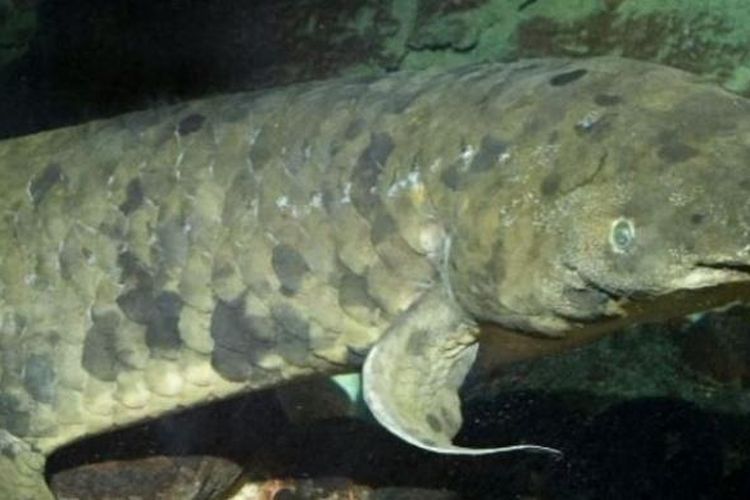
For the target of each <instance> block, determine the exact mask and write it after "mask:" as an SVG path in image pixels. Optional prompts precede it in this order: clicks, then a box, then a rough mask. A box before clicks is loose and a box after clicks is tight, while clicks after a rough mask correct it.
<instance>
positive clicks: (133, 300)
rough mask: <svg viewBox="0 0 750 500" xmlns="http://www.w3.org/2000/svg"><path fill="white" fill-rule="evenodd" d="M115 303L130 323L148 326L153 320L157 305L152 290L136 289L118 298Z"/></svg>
mask: <svg viewBox="0 0 750 500" xmlns="http://www.w3.org/2000/svg"><path fill="white" fill-rule="evenodd" d="M115 301H116V302H117V305H118V306H119V307H120V310H121V311H122V312H123V313H124V314H125V316H126V317H127V318H128V319H129V320H130V321H133V322H135V323H138V324H140V325H147V324H148V323H149V321H150V320H151V316H152V315H153V311H154V308H155V305H154V296H153V290H151V289H150V288H134V289H132V290H129V291H127V292H125V293H123V294H122V295H120V296H119V297H117V299H115Z"/></svg>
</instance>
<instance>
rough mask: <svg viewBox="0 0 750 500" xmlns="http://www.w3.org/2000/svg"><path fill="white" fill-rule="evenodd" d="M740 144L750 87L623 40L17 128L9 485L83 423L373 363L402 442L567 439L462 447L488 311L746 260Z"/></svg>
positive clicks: (700, 282)
mask: <svg viewBox="0 0 750 500" xmlns="http://www.w3.org/2000/svg"><path fill="white" fill-rule="evenodd" d="M748 163H750V102H748V101H747V100H745V99H742V98H740V97H738V96H736V95H733V94H731V93H728V92H726V91H724V90H722V89H720V88H719V87H717V86H713V85H711V84H707V83H703V82H702V81H701V80H700V79H699V78H697V77H695V76H692V75H690V74H688V73H685V72H682V71H679V70H676V69H671V68H667V67H663V66H659V65H654V64H649V63H644V62H636V61H631V60H625V59H618V58H595V59H587V60H563V59H551V60H531V61H523V62H518V63H514V64H483V65H475V66H468V67H462V68H459V69H450V70H442V71H431V72H416V73H408V72H403V73H395V74H391V75H388V76H385V77H382V78H358V79H340V80H331V81H326V82H320V83H310V84H302V85H295V86H290V87H287V88H282V89H273V90H269V91H262V92H250V93H240V94H234V95H221V96H216V97H210V98H207V99H202V100H196V101H191V102H187V103H184V104H180V105H177V106H172V107H165V108H161V109H155V110H149V111H143V112H135V113H130V114H126V115H123V116H120V117H116V118H112V119H106V120H100V121H94V122H91V123H88V124H84V125H80V126H74V127H69V128H64V129H60V130H53V131H48V132H42V133H39V134H36V135H31V136H28V137H21V138H15V139H10V140H6V141H4V142H0V175H1V177H0V179H1V181H2V182H1V183H0V209H1V212H2V217H1V218H0V356H1V357H2V367H1V368H0V451H1V453H0V497H2V498H18V499H34V500H40V499H46V498H51V496H52V494H51V493H50V492H49V490H48V488H47V486H46V484H45V480H44V475H43V471H44V463H45V457H46V456H48V455H49V454H50V453H51V452H53V451H54V450H55V449H57V448H59V447H61V446H64V445H65V444H67V443H70V442H72V441H74V440H77V439H80V438H82V437H85V436H89V435H93V434H96V433H101V432H105V431H107V430H110V429H113V428H116V427H119V426H124V425H126V424H130V423H133V422H137V421H143V420H144V419H149V418H155V417H157V416H159V415H162V414H164V413H166V412H170V411H175V410H177V409H180V408H185V407H190V406H194V405H198V404H204V403H207V402H209V401H212V400H216V399H219V398H225V397H228V396H230V395H234V394H237V393H241V392H247V391H255V390H258V389H261V388H265V387H271V386H275V385H279V384H281V383H285V382H288V381H292V380H294V379H298V378H301V377H305V376H310V375H326V374H334V373H341V372H347V371H352V370H356V369H359V368H361V370H362V374H363V386H364V396H365V401H366V402H367V404H368V406H369V408H370V409H371V410H372V412H373V414H374V415H375V417H376V419H377V420H378V421H379V422H380V423H381V424H382V425H383V426H385V427H386V428H387V429H389V430H390V431H392V432H393V433H394V434H396V435H397V436H400V437H401V438H403V439H404V440H406V441H408V442H409V443H412V444H414V445H416V446H419V447H422V448H424V449H427V450H432V451H435V452H439V453H459V454H481V453H493V452H499V451H507V450H530V451H541V452H550V453H554V452H555V450H553V449H551V448H546V447H545V446H543V443H542V444H539V445H535V444H510V445H508V446H502V443H501V444H500V445H501V446H500V447H498V448H488V449H481V448H480V449H472V448H468V447H461V446H458V445H456V444H453V442H452V438H453V437H454V435H455V434H456V433H457V431H458V429H459V427H460V425H461V411H460V401H459V398H458V395H457V391H458V388H459V386H460V385H461V383H462V381H463V379H464V377H465V376H466V374H467V371H468V370H469V368H470V367H471V365H472V363H473V362H474V359H475V356H476V354H477V346H478V342H477V339H478V338H479V335H480V332H481V328H480V325H483V324H492V325H496V326H497V327H499V328H502V329H503V330H505V331H509V332H514V334H516V335H524V336H530V337H535V338H545V339H559V338H575V337H576V335H578V334H579V332H584V331H587V330H588V328H589V327H591V326H592V325H594V326H596V325H601V324H610V323H613V324H622V323H623V322H628V321H630V320H631V317H630V316H629V311H631V310H633V305H634V304H636V305H639V307H640V309H641V310H644V309H645V310H647V309H648V308H649V304H652V303H653V304H658V303H659V301H658V300H655V299H658V298H659V297H664V296H667V295H669V294H673V293H685V292H691V291H699V290H704V289H707V288H710V287H716V286H719V285H723V284H733V283H734V284H736V283H740V282H745V281H748V280H750V170H749V169H748ZM652 301H653V302H652ZM633 318H636V316H633ZM633 320H634V319H633ZM553 341H554V340H550V342H553ZM248 425H249V426H252V425H253V424H252V422H248Z"/></svg>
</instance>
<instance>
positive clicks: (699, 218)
mask: <svg viewBox="0 0 750 500" xmlns="http://www.w3.org/2000/svg"><path fill="white" fill-rule="evenodd" d="M705 219H706V216H705V215H703V214H699V213H694V214H691V215H690V222H691V223H693V224H701V223H703V221H704V220H705Z"/></svg>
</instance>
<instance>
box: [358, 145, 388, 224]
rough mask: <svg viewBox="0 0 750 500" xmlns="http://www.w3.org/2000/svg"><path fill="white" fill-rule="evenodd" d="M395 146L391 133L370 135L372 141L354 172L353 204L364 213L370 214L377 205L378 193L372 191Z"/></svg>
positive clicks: (363, 152)
mask: <svg viewBox="0 0 750 500" xmlns="http://www.w3.org/2000/svg"><path fill="white" fill-rule="evenodd" d="M394 147H395V144H394V143H393V139H392V138H391V136H390V135H388V134H387V133H385V132H374V133H372V134H371V135H370V143H369V144H368V145H367V147H366V148H365V149H364V151H362V154H361V155H360V156H359V158H358V160H357V166H356V167H355V169H354V173H353V174H352V194H351V198H352V204H353V205H354V207H355V208H356V209H357V210H358V211H359V212H360V213H361V214H362V215H365V216H367V215H369V214H370V212H371V211H372V209H373V208H374V207H375V206H376V205H377V201H378V197H377V194H376V193H373V192H371V189H373V188H374V187H375V186H376V184H377V182H378V176H379V175H380V173H381V172H382V171H383V168H384V166H385V164H386V162H387V161H388V157H389V156H390V155H391V152H392V151H393V148H394Z"/></svg>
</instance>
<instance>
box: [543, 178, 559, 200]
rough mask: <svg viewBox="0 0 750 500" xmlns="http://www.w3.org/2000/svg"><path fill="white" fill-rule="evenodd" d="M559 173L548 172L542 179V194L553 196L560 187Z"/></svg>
mask: <svg viewBox="0 0 750 500" xmlns="http://www.w3.org/2000/svg"><path fill="white" fill-rule="evenodd" d="M560 182H561V179H560V174H559V173H558V172H552V173H550V174H548V175H547V176H546V177H545V178H544V180H543V181H542V194H543V195H544V196H553V195H555V194H556V193H557V191H558V190H559V189H560Z"/></svg>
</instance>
